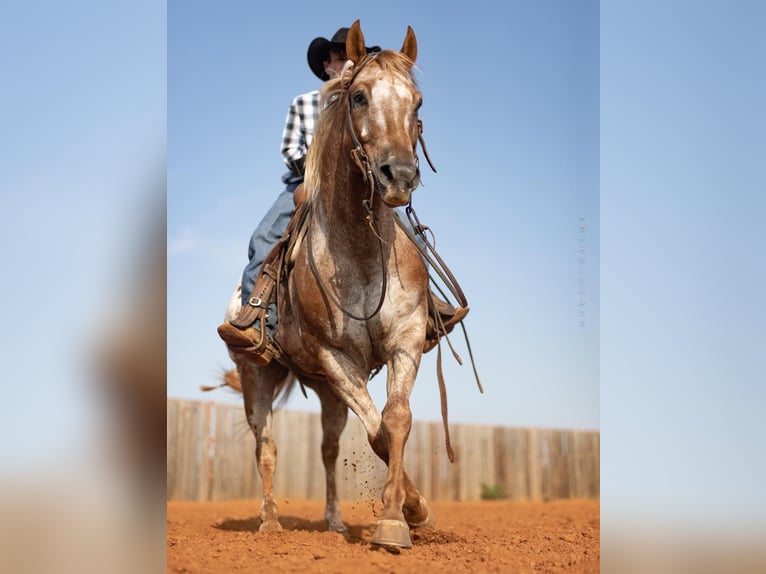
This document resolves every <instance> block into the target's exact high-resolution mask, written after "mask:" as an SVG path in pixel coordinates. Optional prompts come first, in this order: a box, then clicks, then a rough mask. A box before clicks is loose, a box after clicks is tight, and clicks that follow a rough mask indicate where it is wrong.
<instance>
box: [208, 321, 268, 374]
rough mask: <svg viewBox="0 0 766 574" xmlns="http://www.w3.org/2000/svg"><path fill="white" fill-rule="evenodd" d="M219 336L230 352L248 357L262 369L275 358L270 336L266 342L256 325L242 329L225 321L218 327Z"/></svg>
mask: <svg viewBox="0 0 766 574" xmlns="http://www.w3.org/2000/svg"><path fill="white" fill-rule="evenodd" d="M218 336H219V337H221V339H223V342H224V343H226V346H227V347H228V348H229V350H230V351H232V352H234V353H243V354H245V355H248V356H249V357H250V358H251V359H252V360H253V362H255V364H257V365H258V366H260V367H265V366H266V365H268V364H269V363H270V362H271V359H273V358H274V353H273V351H272V349H271V345H270V344H269V342H268V336H266V337H265V340H264V337H262V336H261V331H260V329H258V327H256V326H255V325H250V326H249V327H244V328H242V327H235V326H234V325H232V324H231V323H230V322H229V321H225V322H224V323H222V324H221V325H219V327H218Z"/></svg>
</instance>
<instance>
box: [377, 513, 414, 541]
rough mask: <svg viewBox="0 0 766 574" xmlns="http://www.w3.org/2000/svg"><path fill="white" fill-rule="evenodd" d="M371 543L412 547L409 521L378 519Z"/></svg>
mask: <svg viewBox="0 0 766 574" xmlns="http://www.w3.org/2000/svg"><path fill="white" fill-rule="evenodd" d="M371 543H372V544H376V545H378V546H388V547H396V548H412V540H410V529H409V527H408V526H407V523H406V522H402V521H401V520H391V519H382V520H378V525H377V527H376V528H375V536H373V538H372V541H371Z"/></svg>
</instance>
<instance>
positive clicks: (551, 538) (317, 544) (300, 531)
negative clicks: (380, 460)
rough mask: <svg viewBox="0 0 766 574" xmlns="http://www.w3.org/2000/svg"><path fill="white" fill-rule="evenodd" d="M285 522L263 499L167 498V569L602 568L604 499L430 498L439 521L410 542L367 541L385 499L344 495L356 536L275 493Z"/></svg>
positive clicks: (308, 504) (305, 504) (362, 572)
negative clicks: (402, 545) (270, 522)
mask: <svg viewBox="0 0 766 574" xmlns="http://www.w3.org/2000/svg"><path fill="white" fill-rule="evenodd" d="M277 503H278V505H279V508H280V513H281V518H280V521H281V523H282V526H283V527H284V530H283V531H282V532H274V533H259V532H258V527H259V526H260V518H258V516H259V512H260V501H259V500H254V501H227V502H186V501H170V502H168V505H167V535H168V540H167V544H168V547H167V571H168V572H171V573H189V574H197V573H218V572H302V573H308V572H312V573H313V572H322V573H339V574H346V573H353V574H368V573H373V572H374V573H389V572H390V573H400V572H401V573H408V572H412V573H417V574H424V573H429V572H438V573H440V574H447V573H449V574H453V573H456V572H472V573H473V572H477V573H479V572H598V571H599V561H600V544H599V502H598V501H597V500H574V501H570V500H566V501H554V502H540V503H532V502H513V501H480V502H441V503H439V502H434V503H433V504H432V507H433V510H434V513H435V514H436V528H435V529H432V530H413V531H412V533H411V536H412V542H413V548H412V549H410V550H402V551H401V552H400V553H392V552H389V551H387V550H384V549H378V548H377V547H374V546H371V545H370V542H369V541H370V539H371V538H372V535H373V533H374V529H375V521H376V515H379V514H380V510H381V507H382V505H381V503H379V502H377V503H372V502H355V503H354V502H347V503H341V516H342V517H343V520H344V522H345V523H346V525H347V526H348V529H349V533H350V540H348V541H347V540H345V539H344V538H343V537H342V536H341V535H340V534H337V533H330V532H326V531H325V528H326V527H325V522H324V520H323V513H324V504H323V503H322V502H319V501H299V500H285V499H278V500H277Z"/></svg>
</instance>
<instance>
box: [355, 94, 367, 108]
mask: <svg viewBox="0 0 766 574" xmlns="http://www.w3.org/2000/svg"><path fill="white" fill-rule="evenodd" d="M351 103H352V104H353V106H354V107H355V108H358V107H361V106H364V105H365V104H367V96H365V95H364V92H362V91H359V92H354V93H353V94H352V95H351Z"/></svg>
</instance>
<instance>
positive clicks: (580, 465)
mask: <svg viewBox="0 0 766 574" xmlns="http://www.w3.org/2000/svg"><path fill="white" fill-rule="evenodd" d="M167 425H168V427H167V464H168V468H167V496H168V498H169V499H181V500H224V499H240V498H248V499H257V498H260V496H261V478H260V475H259V474H258V468H257V465H256V462H255V439H254V438H253V435H252V433H251V432H250V429H249V428H248V426H247V422H246V420H245V415H244V409H243V408H242V406H240V405H231V404H218V403H214V402H200V401H185V400H175V399H168V416H167ZM274 427H275V428H274V435H275V440H276V443H277V449H278V461H277V472H276V474H275V477H274V493H275V495H276V496H277V497H278V498H302V499H303V498H305V499H319V500H323V499H324V496H325V483H324V467H323V465H322V458H321V452H320V443H321V440H322V430H321V423H320V419H319V414H318V413H309V412H299V411H276V412H275V415H274ZM450 433H451V439H452V445H453V449H454V451H455V458H456V460H455V462H454V463H452V464H450V462H449V459H448V458H447V453H446V449H445V446H444V432H443V429H442V425H441V423H423V422H414V423H413V428H412V432H411V433H410V437H409V440H408V441H407V447H406V451H405V467H406V468H407V472H408V473H409V475H410V477H411V478H412V480H413V482H414V483H415V485H416V486H417V487H418V489H419V490H420V491H421V493H422V494H423V495H424V496H425V497H426V498H428V499H430V500H478V499H480V498H482V493H484V496H485V497H486V496H491V495H505V496H507V497H508V498H511V499H517V500H553V499H559V498H598V497H599V439H600V436H599V433H598V432H580V431H566V430H547V429H523V428H508V427H491V426H480V425H464V424H454V425H450ZM385 471H386V467H385V465H384V464H383V463H382V462H381V461H380V460H379V459H378V458H377V457H376V456H375V455H374V454H373V453H372V450H371V448H370V446H369V444H368V443H367V434H366V432H365V430H364V427H363V426H362V424H361V423H360V422H359V419H357V418H356V417H355V416H354V415H353V413H350V415H349V418H348V424H347V425H346V429H345V431H344V432H343V435H342V437H341V441H340V456H339V457H338V465H337V477H338V488H339V496H340V497H341V500H379V499H380V492H381V488H382V485H383V481H384V478H385Z"/></svg>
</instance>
